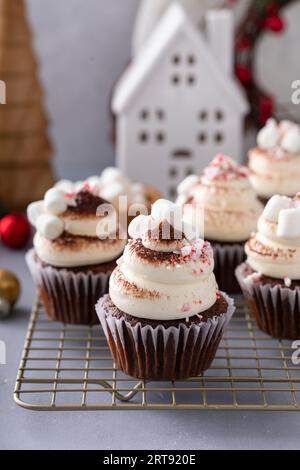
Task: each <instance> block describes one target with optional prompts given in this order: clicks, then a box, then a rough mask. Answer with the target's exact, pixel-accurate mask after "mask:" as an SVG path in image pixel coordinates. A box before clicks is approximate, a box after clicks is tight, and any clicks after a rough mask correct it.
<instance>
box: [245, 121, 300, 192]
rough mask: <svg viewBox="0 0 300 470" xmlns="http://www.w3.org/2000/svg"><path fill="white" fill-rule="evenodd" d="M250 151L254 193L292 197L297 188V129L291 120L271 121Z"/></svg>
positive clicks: (299, 181)
mask: <svg viewBox="0 0 300 470" xmlns="http://www.w3.org/2000/svg"><path fill="white" fill-rule="evenodd" d="M257 144H258V146H257V148H255V149H252V150H250V152H249V169H250V181H251V184H252V186H253V187H254V189H255V191H256V192H257V194H258V195H259V196H261V197H263V198H270V197H271V196H273V195H274V194H281V195H287V196H292V195H293V194H295V193H296V192H297V191H298V190H299V185H300V127H299V126H298V125H297V124H295V123H293V122H291V121H281V122H280V123H279V124H277V122H276V121H275V120H274V119H270V120H269V121H268V122H267V124H266V126H265V127H264V128H262V129H261V130H260V131H259V133H258V136H257Z"/></svg>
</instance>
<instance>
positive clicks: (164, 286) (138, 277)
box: [109, 199, 219, 321]
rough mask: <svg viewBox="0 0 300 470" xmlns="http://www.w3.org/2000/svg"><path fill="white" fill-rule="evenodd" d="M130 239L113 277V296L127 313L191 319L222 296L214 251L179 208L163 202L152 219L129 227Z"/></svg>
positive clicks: (154, 208) (142, 219)
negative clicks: (216, 273)
mask: <svg viewBox="0 0 300 470" xmlns="http://www.w3.org/2000/svg"><path fill="white" fill-rule="evenodd" d="M129 235H130V236H131V237H132V239H131V240H129V242H128V244H127V245H126V247H125V250H124V254H123V256H122V257H121V258H120V259H119V261H118V267H117V268H116V269H115V271H114V272H113V273H112V276H111V279H110V289H109V293H110V297H111V299H112V301H113V303H114V304H115V305H116V306H117V307H118V308H119V309H120V310H122V311H123V312H125V313H127V314H129V315H132V316H134V317H140V318H145V319H149V320H150V319H151V320H162V321H164V320H177V319H184V318H189V317H191V316H193V315H196V314H201V312H203V311H205V310H207V309H208V308H210V307H211V306H212V305H213V304H214V303H215V302H216V298H217V296H218V295H219V293H218V290H217V284H216V281H215V276H214V274H213V268H214V261H213V252H212V249H211V247H210V244H209V243H208V242H205V241H203V240H202V238H200V231H199V228H197V227H196V228H195V227H193V226H192V225H190V224H189V223H188V222H186V221H184V220H182V210H181V208H180V207H179V206H177V205H175V204H173V203H171V202H169V201H167V200H163V199H160V200H158V201H157V202H156V203H154V204H153V206H152V212H151V215H150V216H143V215H141V216H138V217H136V218H135V219H134V220H133V221H132V222H131V224H130V225H129Z"/></svg>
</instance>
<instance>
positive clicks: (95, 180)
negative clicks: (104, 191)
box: [85, 176, 100, 196]
mask: <svg viewBox="0 0 300 470" xmlns="http://www.w3.org/2000/svg"><path fill="white" fill-rule="evenodd" d="M85 183H87V184H88V185H89V187H90V188H91V192H92V194H94V195H95V196H97V195H98V194H99V192H100V178H99V177H98V176H90V177H89V178H87V180H86V181H85Z"/></svg>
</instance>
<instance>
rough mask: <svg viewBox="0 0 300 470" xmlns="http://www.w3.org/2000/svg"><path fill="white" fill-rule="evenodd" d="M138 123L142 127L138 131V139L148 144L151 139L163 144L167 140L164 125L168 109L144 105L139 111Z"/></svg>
mask: <svg viewBox="0 0 300 470" xmlns="http://www.w3.org/2000/svg"><path fill="white" fill-rule="evenodd" d="M137 116H138V124H140V125H141V128H140V129H139V131H138V136H137V138H138V141H139V142H140V143H141V144H147V143H149V142H150V141H151V142H153V143H156V144H158V145H162V144H163V143H164V142H165V141H166V140H167V135H166V132H165V129H164V126H163V121H164V120H165V119H166V117H167V114H166V111H165V110H164V109H162V108H160V107H158V106H157V107H153V108H152V107H151V108H148V107H146V106H145V107H142V108H141V109H140V110H139V111H138V112H137Z"/></svg>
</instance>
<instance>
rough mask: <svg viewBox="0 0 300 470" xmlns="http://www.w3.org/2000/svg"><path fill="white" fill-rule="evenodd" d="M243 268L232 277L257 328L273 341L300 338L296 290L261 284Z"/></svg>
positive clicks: (298, 291)
mask: <svg viewBox="0 0 300 470" xmlns="http://www.w3.org/2000/svg"><path fill="white" fill-rule="evenodd" d="M246 267H247V265H246V263H243V264H241V265H240V266H239V267H238V268H237V269H236V277H237V280H238V282H239V284H240V286H241V289H242V291H243V294H244V296H245V299H246V302H247V304H248V306H249V310H250V312H251V315H252V316H253V317H254V318H255V320H256V323H257V325H258V327H259V328H260V329H261V330H262V331H263V332H265V333H267V334H268V335H270V336H273V337H274V338H277V339H291V340H295V339H300V289H299V288H297V287H296V288H294V289H290V288H289V287H282V286H280V285H276V286H274V285H271V284H262V283H260V282H259V281H258V280H254V279H253V278H251V276H246V275H245V269H246Z"/></svg>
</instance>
